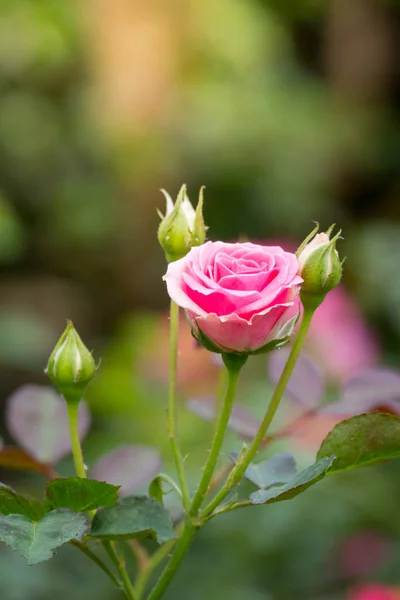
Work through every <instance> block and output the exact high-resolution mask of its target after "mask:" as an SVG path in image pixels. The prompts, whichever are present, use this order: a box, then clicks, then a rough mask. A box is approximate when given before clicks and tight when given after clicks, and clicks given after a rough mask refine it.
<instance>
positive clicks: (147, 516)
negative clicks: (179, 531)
mask: <svg viewBox="0 0 400 600" xmlns="http://www.w3.org/2000/svg"><path fill="white" fill-rule="evenodd" d="M91 535H92V536H93V537H96V538H103V539H111V540H117V539H132V538H145V537H151V538H154V539H156V540H157V541H158V542H159V543H160V544H161V543H163V542H167V541H168V540H171V539H173V538H174V530H173V527H172V521H171V518H170V516H169V514H168V512H167V511H166V510H165V508H164V507H163V506H162V505H161V504H160V503H159V502H157V501H156V500H154V499H153V498H146V497H145V496H128V497H126V498H123V499H121V500H120V501H119V502H118V504H116V505H115V506H113V507H111V508H103V509H101V510H99V511H98V512H97V513H96V516H95V517H94V519H93V524H92V531H91Z"/></svg>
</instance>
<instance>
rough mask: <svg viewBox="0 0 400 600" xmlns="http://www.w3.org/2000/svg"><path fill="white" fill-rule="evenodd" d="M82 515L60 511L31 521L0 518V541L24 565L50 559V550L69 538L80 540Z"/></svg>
mask: <svg viewBox="0 0 400 600" xmlns="http://www.w3.org/2000/svg"><path fill="white" fill-rule="evenodd" d="M87 526H88V525H87V521H86V519H85V515H82V514H77V513H73V512H71V511H70V510H68V509H66V508H60V509H58V510H54V511H52V512H50V513H48V514H47V515H46V516H45V517H44V518H43V519H42V520H41V521H38V522H33V521H31V520H29V519H27V518H26V517H24V516H23V515H16V514H14V515H12V514H10V515H8V516H0V540H1V541H3V542H5V543H6V544H8V545H9V546H11V548H13V549H14V550H17V552H19V553H20V554H22V556H24V557H25V558H26V560H27V562H28V565H35V564H37V563H40V562H43V561H45V560H48V559H49V558H51V557H52V556H53V554H54V550H56V549H57V548H59V547H60V546H62V545H63V544H65V543H67V542H69V541H70V540H73V539H78V540H81V539H82V537H83V535H84V534H85V532H86V529H87Z"/></svg>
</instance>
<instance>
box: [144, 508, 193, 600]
mask: <svg viewBox="0 0 400 600" xmlns="http://www.w3.org/2000/svg"><path fill="white" fill-rule="evenodd" d="M196 531H197V527H195V526H194V525H193V523H192V522H191V521H189V520H187V521H186V523H185V527H184V529H183V533H182V535H181V537H180V538H179V541H178V543H177V545H176V548H175V551H174V553H173V555H172V557H171V560H170V561H169V563H168V564H167V566H166V567H165V569H164V571H163V573H162V574H161V576H160V578H159V580H158V581H157V583H156V585H155V586H154V588H153V590H152V591H151V592H150V595H149V596H148V597H147V600H159V598H162V597H163V595H164V592H165V590H166V589H167V587H168V586H169V584H170V583H171V580H172V578H173V577H174V575H175V573H176V571H177V569H178V568H179V566H180V564H181V562H182V560H183V558H184V556H185V554H186V552H187V551H188V549H189V546H190V544H191V543H192V541H193V538H194V536H195V534H196Z"/></svg>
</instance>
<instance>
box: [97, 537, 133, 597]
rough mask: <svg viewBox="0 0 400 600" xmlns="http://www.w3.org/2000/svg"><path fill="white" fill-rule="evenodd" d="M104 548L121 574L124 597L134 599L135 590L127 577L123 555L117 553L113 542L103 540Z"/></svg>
mask: <svg viewBox="0 0 400 600" xmlns="http://www.w3.org/2000/svg"><path fill="white" fill-rule="evenodd" d="M104 548H105V549H106V552H107V554H108V556H109V557H110V559H111V560H112V562H113V563H114V565H115V568H116V569H117V571H118V573H119V574H120V576H121V579H122V582H123V584H124V591H125V594H126V597H127V598H129V600H136V594H135V590H134V589H133V585H132V583H131V580H130V579H129V575H128V573H127V571H126V568H125V558H124V556H123V555H122V554H119V553H118V550H117V547H116V545H115V543H114V542H110V541H106V542H104Z"/></svg>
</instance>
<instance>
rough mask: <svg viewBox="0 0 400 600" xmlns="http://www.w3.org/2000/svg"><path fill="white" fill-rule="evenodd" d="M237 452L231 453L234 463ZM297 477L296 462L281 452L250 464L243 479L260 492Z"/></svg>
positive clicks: (290, 456)
mask: <svg viewBox="0 0 400 600" xmlns="http://www.w3.org/2000/svg"><path fill="white" fill-rule="evenodd" d="M238 456H239V455H238V453H237V452H231V454H230V458H231V459H232V460H233V461H234V462H236V461H237V459H238ZM296 475H297V468H296V461H295V459H294V457H293V455H292V454H290V452H281V453H279V454H275V455H274V456H271V457H270V458H268V459H267V460H264V461H262V462H259V463H253V462H251V463H250V464H249V466H248V467H247V469H246V472H245V474H244V477H245V478H246V479H248V480H249V481H251V482H252V483H254V485H256V486H257V487H258V488H260V489H261V490H266V489H268V488H270V487H272V486H275V485H282V484H284V483H287V482H288V481H291V480H292V479H293V478H294V477H296Z"/></svg>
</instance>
